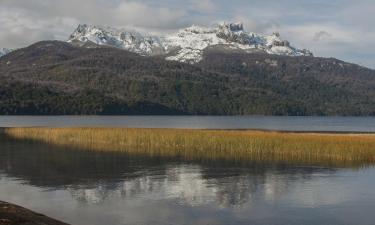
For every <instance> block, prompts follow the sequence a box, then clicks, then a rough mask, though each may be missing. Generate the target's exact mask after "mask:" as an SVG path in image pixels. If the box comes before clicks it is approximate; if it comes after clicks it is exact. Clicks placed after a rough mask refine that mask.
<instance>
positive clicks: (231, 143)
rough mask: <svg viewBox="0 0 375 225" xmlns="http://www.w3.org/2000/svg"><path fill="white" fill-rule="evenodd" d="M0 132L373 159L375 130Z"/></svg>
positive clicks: (341, 161) (221, 153) (275, 156)
mask: <svg viewBox="0 0 375 225" xmlns="http://www.w3.org/2000/svg"><path fill="white" fill-rule="evenodd" d="M2 133H3V135H6V136H8V137H11V138H15V139H19V140H32V141H38V142H43V143H49V144H54V145H59V146H67V147H68V146H70V147H78V148H80V149H84V150H92V151H123V152H127V153H135V154H147V155H151V156H156V155H157V156H168V157H182V158H184V159H187V160H235V161H243V160H246V161H260V162H278V163H298V164H310V165H311V164H315V165H326V166H330V165H332V166H343V167H344V166H367V165H372V164H375V135H372V134H318V133H282V132H262V131H235V130H233V131H231V130H182V129H128V128H4V129H2Z"/></svg>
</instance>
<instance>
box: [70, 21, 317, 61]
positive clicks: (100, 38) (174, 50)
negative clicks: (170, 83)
mask: <svg viewBox="0 0 375 225" xmlns="http://www.w3.org/2000/svg"><path fill="white" fill-rule="evenodd" d="M68 42H80V43H94V44H97V45H106V46H111V47H115V48H120V49H124V50H128V51H131V52H135V53H138V54H140V55H143V56H151V55H165V56H166V59H167V60H174V61H179V62H187V63H197V62H199V61H201V60H202V59H203V53H204V50H205V49H207V48H208V47H215V46H224V47H226V48H227V49H235V50H241V51H245V52H253V51H262V52H265V53H268V54H276V55H285V56H312V55H313V54H312V53H311V52H310V51H309V50H306V49H303V50H301V49H297V48H294V47H292V46H291V45H290V43H289V42H288V41H286V40H283V39H282V38H281V37H280V34H279V33H274V34H272V35H269V36H265V35H259V34H255V33H250V32H246V31H245V30H244V28H243V24H242V23H221V24H218V25H217V26H215V27H212V28H210V27H201V26H191V27H188V28H185V29H181V30H179V31H177V32H175V33H171V34H165V35H161V36H152V35H145V34H142V33H140V32H137V31H128V30H120V29H114V28H109V27H99V26H91V25H79V26H78V28H77V29H76V30H75V31H74V33H73V34H72V35H71V36H70V38H69V40H68Z"/></svg>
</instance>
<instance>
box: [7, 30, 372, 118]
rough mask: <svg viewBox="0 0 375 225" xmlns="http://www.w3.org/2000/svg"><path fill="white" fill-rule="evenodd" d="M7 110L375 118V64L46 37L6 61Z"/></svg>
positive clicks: (227, 36) (20, 112) (17, 113)
mask: <svg viewBox="0 0 375 225" xmlns="http://www.w3.org/2000/svg"><path fill="white" fill-rule="evenodd" d="M230 29H231V30H241V26H238V27H233V25H232V27H231V28H230ZM224 30H225V29H224ZM185 32H187V33H189V34H187V35H192V36H194V37H195V35H194V34H191V33H193V32H189V31H185ZM200 32H201V33H204V31H203V32H202V31H200ZM202 35H204V34H202ZM209 35H212V34H209ZM221 35H226V38H227V39H230V38H234V39H235V40H236V41H237V42H242V43H248V42H249V41H253V39H250V40H249V39H247V36H244V37H242V36H240V35H237V36H232V34H231V33H226V32H223V33H222V34H221ZM215 36H216V33H215ZM240 37H241V38H240ZM254 37H255V36H254ZM125 39H126V38H125ZM129 40H132V38H130V39H129ZM171 40H173V38H171ZM112 41H114V40H112ZM116 43H117V42H116ZM133 43H135V42H133ZM200 43H201V42H200ZM149 44H150V45H149V46H154V45H151V43H149ZM139 46H143V45H141V44H139ZM278 47H279V46H278ZM284 47H285V46H284ZM143 49H144V50H145V51H146V50H147V49H148V48H147V47H145V48H143ZM149 49H150V48H149ZM169 57H172V56H169ZM0 114H12V115H14V114H16V115H19V114H27V115H28V114H36V115H41V114H43V115H51V114H52V115H61V114H62V115H67V114H84V115H88V114H89V115H90V114H91V115H92V114H110V115H119V114H125V115H129V114H137V115H140V114H143V115H145V114H152V115H155V114H162V115H165V114H173V115H174V114H184V115H197V114H198V115H254V114H255V115H341V116H347V115H352V116H353V115H375V71H374V70H370V69H367V68H364V67H361V66H358V65H354V64H350V63H346V62H343V61H340V60H337V59H327V58H319V57H306V56H298V55H297V56H294V57H291V56H284V55H276V54H268V53H266V52H264V51H257V52H252V53H247V52H245V51H244V52H236V51H235V52H232V51H228V50H227V49H225V48H211V47H208V48H206V49H205V50H204V51H203V54H202V59H201V60H200V61H199V62H198V63H195V64H188V63H180V62H178V61H173V60H165V57H164V56H163V57H160V56H149V57H144V56H142V55H141V54H140V53H134V52H130V51H126V50H122V49H118V48H112V47H111V48H108V47H101V48H98V47H95V48H90V47H89V46H85V47H77V46H74V45H71V44H69V43H66V42H58V41H52V42H51V41H47V42H39V43H36V44H33V45H31V46H29V47H27V48H23V49H18V50H16V51H13V52H11V53H9V54H7V55H6V56H4V57H1V58H0Z"/></svg>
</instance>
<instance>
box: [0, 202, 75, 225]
mask: <svg viewBox="0 0 375 225" xmlns="http://www.w3.org/2000/svg"><path fill="white" fill-rule="evenodd" d="M0 225H68V224H66V223H63V222H60V221H57V220H55V219H52V218H49V217H47V216H45V215H42V214H39V213H35V212H32V211H30V210H28V209H25V208H23V207H20V206H17V205H13V204H11V203H7V202H2V201H0Z"/></svg>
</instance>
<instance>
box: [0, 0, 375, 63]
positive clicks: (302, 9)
mask: <svg viewBox="0 0 375 225" xmlns="http://www.w3.org/2000/svg"><path fill="white" fill-rule="evenodd" d="M374 13H375V1H374V0H230V1H228V0H138V1H130V0H0V47H8V48H18V47H24V46H27V45H29V44H32V43H34V42H37V41H40V40H54V39H57V40H66V39H67V38H68V36H69V35H70V34H71V33H72V31H73V30H74V29H75V28H76V27H77V25H78V24H79V23H87V24H97V25H108V26H114V27H139V28H142V29H143V30H148V31H152V32H161V31H168V32H171V31H174V30H176V29H178V28H182V27H185V26H188V25H192V24H196V25H211V24H213V23H216V22H219V21H228V22H231V21H233V22H237V21H242V22H243V23H244V25H245V28H246V29H247V30H248V31H253V32H258V33H262V34H271V33H272V32H274V31H278V32H280V33H281V35H282V36H283V37H284V38H285V39H288V40H289V41H290V42H291V43H292V44H293V45H294V46H296V47H299V48H308V49H310V50H311V51H313V52H314V54H315V55H316V56H324V57H331V56H332V57H336V58H339V59H343V60H346V61H350V62H355V63H358V64H361V65H365V66H368V67H372V68H375V17H374Z"/></svg>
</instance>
